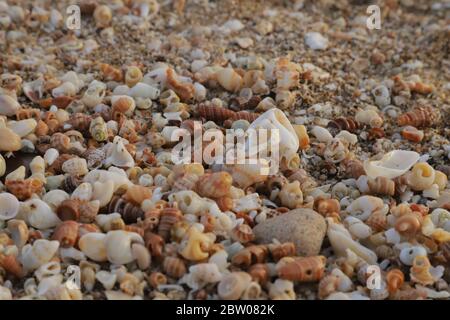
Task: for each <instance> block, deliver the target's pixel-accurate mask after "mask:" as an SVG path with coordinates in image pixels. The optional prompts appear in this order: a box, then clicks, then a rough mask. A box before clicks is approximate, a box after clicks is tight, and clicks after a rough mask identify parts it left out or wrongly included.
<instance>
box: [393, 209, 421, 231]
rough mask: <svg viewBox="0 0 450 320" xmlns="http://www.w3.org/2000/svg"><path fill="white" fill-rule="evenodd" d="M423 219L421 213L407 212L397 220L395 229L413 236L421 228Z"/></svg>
mask: <svg viewBox="0 0 450 320" xmlns="http://www.w3.org/2000/svg"><path fill="white" fill-rule="evenodd" d="M422 221H423V218H422V215H421V214H420V213H418V212H412V213H406V214H404V215H402V216H401V217H399V218H397V220H396V221H395V230H397V232H398V233H400V234H401V235H403V236H413V235H415V234H416V233H417V232H419V231H420V230H421V226H422Z"/></svg>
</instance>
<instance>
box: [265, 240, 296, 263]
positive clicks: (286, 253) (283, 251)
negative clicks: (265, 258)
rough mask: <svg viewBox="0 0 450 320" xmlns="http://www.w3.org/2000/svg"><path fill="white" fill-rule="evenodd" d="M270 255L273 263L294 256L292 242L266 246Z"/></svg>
mask: <svg viewBox="0 0 450 320" xmlns="http://www.w3.org/2000/svg"><path fill="white" fill-rule="evenodd" d="M268 248H269V251H270V255H271V256H272V258H273V260H274V261H278V260H281V259H282V258H284V257H290V256H295V252H296V251H295V244H294V243H293V242H285V243H277V244H274V243H271V244H269V245H268Z"/></svg>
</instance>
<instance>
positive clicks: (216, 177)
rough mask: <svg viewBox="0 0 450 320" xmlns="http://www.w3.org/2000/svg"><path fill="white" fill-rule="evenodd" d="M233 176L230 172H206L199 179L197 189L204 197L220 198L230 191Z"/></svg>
mask: <svg viewBox="0 0 450 320" xmlns="http://www.w3.org/2000/svg"><path fill="white" fill-rule="evenodd" d="M232 182H233V178H232V177H231V175H230V174H229V173H228V172H225V171H221V172H214V173H206V174H204V175H202V176H200V178H199V179H198V181H197V183H196V190H197V192H198V194H199V195H200V196H202V197H207V198H220V197H225V196H227V195H228V194H229V193H230V188H231V184H232Z"/></svg>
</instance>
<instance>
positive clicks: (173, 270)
mask: <svg viewBox="0 0 450 320" xmlns="http://www.w3.org/2000/svg"><path fill="white" fill-rule="evenodd" d="M162 267H163V270H164V272H165V273H166V274H167V275H168V276H169V277H171V278H176V279H178V278H181V277H182V276H183V275H184V274H185V273H186V271H187V270H186V265H185V264H184V262H183V260H181V259H179V258H176V257H165V258H164V261H163V265H162Z"/></svg>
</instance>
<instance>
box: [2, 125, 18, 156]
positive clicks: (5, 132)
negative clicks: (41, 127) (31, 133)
mask: <svg viewBox="0 0 450 320" xmlns="http://www.w3.org/2000/svg"><path fill="white" fill-rule="evenodd" d="M21 146H22V145H21V141H20V136H19V135H18V134H16V133H15V132H14V131H12V130H11V129H10V128H7V127H2V128H0V151H7V152H10V151H17V150H20V148H21Z"/></svg>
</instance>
